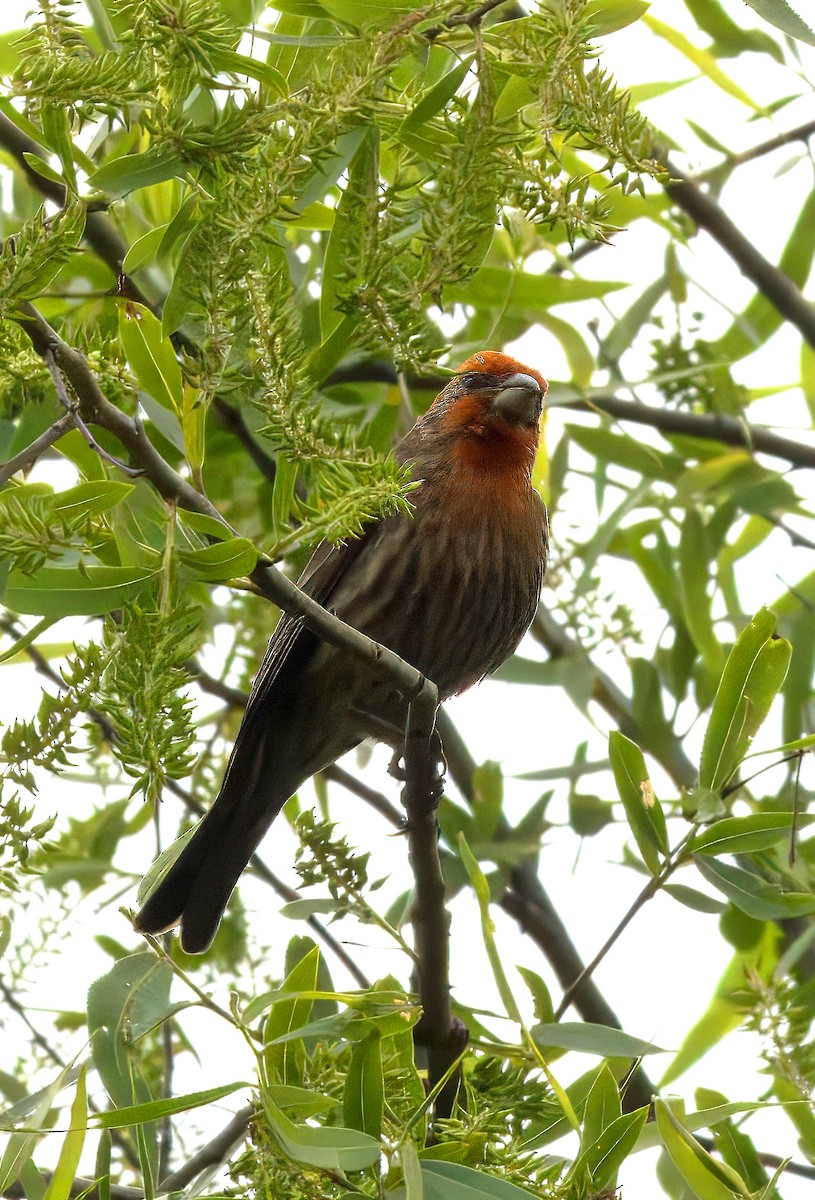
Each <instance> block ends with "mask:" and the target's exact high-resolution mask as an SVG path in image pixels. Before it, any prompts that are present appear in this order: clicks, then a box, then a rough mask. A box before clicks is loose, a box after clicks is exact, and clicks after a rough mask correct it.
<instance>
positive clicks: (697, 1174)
mask: <svg viewBox="0 0 815 1200" xmlns="http://www.w3.org/2000/svg"><path fill="white" fill-rule="evenodd" d="M656 1119H657V1127H658V1129H659V1132H660V1136H661V1137H662V1144H663V1145H664V1147H665V1149H666V1150H667V1151H668V1154H669V1156H670V1158H671V1161H672V1162H673V1164H674V1166H675V1167H676V1169H677V1170H678V1171H679V1173H680V1175H681V1176H682V1178H683V1179H684V1180H685V1181H686V1182H687V1183H688V1185H689V1186H690V1188H691V1190H692V1191H693V1193H694V1195H696V1196H699V1197H701V1198H702V1200H733V1193H734V1192H735V1194H736V1195H737V1196H743V1197H744V1200H750V1192H749V1190H748V1188H747V1184H746V1183H745V1182H744V1180H743V1179H742V1178H741V1176H740V1175H739V1174H738V1173H737V1172H736V1171H734V1170H733V1169H732V1167H728V1166H727V1165H726V1164H725V1163H720V1162H717V1160H716V1159H715V1158H713V1157H712V1156H711V1155H710V1154H708V1152H707V1150H705V1149H704V1147H703V1146H701V1145H700V1144H699V1142H697V1140H696V1138H695V1137H694V1136H693V1134H692V1133H690V1132H689V1131H688V1130H687V1129H686V1128H685V1126H684V1125H683V1124H682V1122H681V1121H680V1120H679V1118H678V1117H677V1116H676V1115H675V1114H674V1113H673V1112H672V1111H671V1109H670V1108H669V1106H668V1105H667V1104H666V1103H665V1101H664V1100H657V1102H656Z"/></svg>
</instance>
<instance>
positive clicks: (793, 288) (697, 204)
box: [665, 160, 815, 348]
mask: <svg viewBox="0 0 815 1200" xmlns="http://www.w3.org/2000/svg"><path fill="white" fill-rule="evenodd" d="M665 165H666V167H667V169H668V170H669V171H670V173H671V182H670V183H668V184H666V185H665V190H666V192H667V193H668V195H669V196H670V197H671V199H672V200H673V201H674V202H675V203H676V204H678V205H679V207H680V208H681V209H683V210H684V211H685V212H686V213H687V214H688V216H689V217H692V218H693V220H694V221H695V222H696V224H697V225H698V226H699V228H700V229H705V230H706V231H707V232H708V233H709V234H710V236H711V237H712V238H714V240H715V241H717V242H718V243H719V245H720V246H721V247H722V249H723V250H725V251H726V252H727V254H729V255H730V257H731V258H732V259H733V261H734V262H735V264H736V266H737V267H738V268H739V270H740V271H741V272H742V274H743V275H746V276H747V278H748V279H750V280H752V282H753V283H754V284H755V285H756V287H757V288H758V290H759V291H760V292H761V294H762V295H763V296H766V298H767V299H768V300H769V301H770V303H771V304H773V305H774V306H775V307H776V308H777V309H778V311H779V312H780V313H781V315H782V316H783V317H786V319H787V320H788V321H789V322H790V324H791V325H794V326H795V328H796V329H797V330H798V331H799V333H800V334H801V336H802V337H803V339H804V341H805V342H807V343H808V344H809V345H810V346H812V347H813V348H815V307H813V305H812V304H811V303H810V301H809V300H806V299H805V298H804V296H803V295H802V293H801V290H800V288H799V287H798V286H797V284H795V283H793V281H792V280H791V279H790V277H789V275H785V274H784V272H783V271H782V270H781V269H780V268H779V267H776V266H775V265H774V264H773V263H771V262H770V260H769V259H767V258H765V257H764V255H763V254H762V253H761V251H760V250H757V249H756V247H755V246H754V245H753V243H752V242H751V241H750V239H749V238H748V237H745V235H744V234H743V233H742V231H741V230H740V229H739V227H738V225H736V223H735V222H734V221H733V220H731V218H730V217H729V216H728V215H727V213H726V212H725V211H724V209H723V208H722V207H721V205H719V204H717V203H716V201H715V200H714V199H713V197H712V196H711V195H709V193H708V192H705V191H703V190H702V188H700V187H699V186H698V185H697V184H695V183H694V182H693V181H692V180H691V179H689V178H688V176H687V175H684V174H683V173H682V172H681V171H680V170H679V169H678V168H677V167H675V166H674V164H673V163H672V162H670V160H668V161H666V163H665Z"/></svg>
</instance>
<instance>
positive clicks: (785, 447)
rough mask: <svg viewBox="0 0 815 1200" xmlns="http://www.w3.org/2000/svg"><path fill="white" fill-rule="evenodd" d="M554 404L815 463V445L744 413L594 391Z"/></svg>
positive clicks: (808, 464) (799, 462) (803, 463)
mask: <svg viewBox="0 0 815 1200" xmlns="http://www.w3.org/2000/svg"><path fill="white" fill-rule="evenodd" d="M785 278H786V276H785ZM807 303H808V302H807ZM812 315H813V332H815V308H813V309H812ZM555 407H562V408H578V409H581V410H582V411H584V412H592V411H593V410H596V409H599V410H600V411H601V412H605V413H608V414H609V416H611V417H616V418H617V419H618V420H620V421H635V422H636V423H637V424H638V425H650V426H651V428H652V429H658V430H660V432H661V433H681V434H685V435H686V436H689V437H701V438H709V439H711V440H713V441H717V442H724V443H725V444H726V445H728V446H743V447H744V448H745V450H751V451H761V452H762V453H763V454H772V455H773V456H774V457H775V458H782V459H784V460H785V461H786V462H789V463H792V465H793V466H795V467H815V446H808V445H806V443H805V442H800V441H796V440H795V439H793V438H786V437H782V436H781V435H780V434H777V433H773V432H772V430H771V429H766V428H764V427H763V426H757V425H750V424H748V422H747V421H745V420H744V419H743V418H742V417H730V416H726V415H725V414H723V413H689V412H679V411H678V410H677V409H675V408H656V407H655V406H654V405H651V404H639V403H637V402H636V401H635V400H623V399H622V398H621V397H619V396H595V395H592V396H591V397H590V398H587V399H585V400H584V399H580V398H577V399H574V400H572V399H569V400H565V401H564V402H563V404H562V405H561V404H557V403H556V405H555Z"/></svg>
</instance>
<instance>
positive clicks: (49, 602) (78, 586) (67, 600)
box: [3, 567, 158, 620]
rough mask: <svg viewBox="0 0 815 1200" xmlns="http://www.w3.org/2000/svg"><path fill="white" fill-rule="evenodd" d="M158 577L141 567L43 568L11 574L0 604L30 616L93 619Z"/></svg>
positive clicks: (138, 591) (126, 599) (127, 599)
mask: <svg viewBox="0 0 815 1200" xmlns="http://www.w3.org/2000/svg"><path fill="white" fill-rule="evenodd" d="M157 578H158V572H157V571H154V570H148V569H146V568H144V567H85V568H84V570H80V568H79V567H43V568H42V569H41V570H40V571H37V573H36V575H24V574H23V573H22V571H12V572H11V575H10V576H9V581H8V585H7V587H6V590H5V593H4V596H3V603H4V604H5V605H6V607H7V608H10V609H11V610H12V612H18V613H31V614H32V615H34V616H42V617H50V618H53V619H54V620H57V619H58V618H59V617H76V616H88V617H90V616H96V615H100V614H102V613H107V612H110V611H111V609H114V608H121V607H122V605H123V604H126V603H127V602H128V601H129V600H133V599H135V598H136V596H138V595H139V594H140V593H141V592H143V591H144V590H145V589H146V588H147V587H149V586H150V584H151V583H153V582H154V581H155V580H156V579H157Z"/></svg>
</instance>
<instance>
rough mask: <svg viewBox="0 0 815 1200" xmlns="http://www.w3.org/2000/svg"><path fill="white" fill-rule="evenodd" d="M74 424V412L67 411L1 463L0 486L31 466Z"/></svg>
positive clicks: (72, 427) (73, 426)
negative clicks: (24, 446) (23, 447)
mask: <svg viewBox="0 0 815 1200" xmlns="http://www.w3.org/2000/svg"><path fill="white" fill-rule="evenodd" d="M75 426H76V413H73V412H67V413H66V414H65V416H64V417H59V418H58V419H57V420H56V421H54V423H53V425H49V427H48V428H47V429H46V431H45V433H41V434H40V436H39V437H38V438H35V439H34V441H33V442H31V443H30V445H28V446H26V448H25V450H21V451H20V453H19V454H15V455H14V458H10V459H9V460H8V462H5V463H3V465H2V466H1V467H0V487H2V486H3V484H6V483H8V481H9V480H10V479H11V477H12V475H16V474H17V472H18V471H24V470H25V469H26V467H32V466H33V465H34V463H35V462H36V461H37V459H38V458H39V457H40V455H41V454H42V453H43V452H44V451H45V450H47V449H48V447H49V446H53V444H54V442H58V441H59V439H60V438H61V437H62V436H63V435H64V434H66V433H68V431H69V430H71V429H74V428H75Z"/></svg>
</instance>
